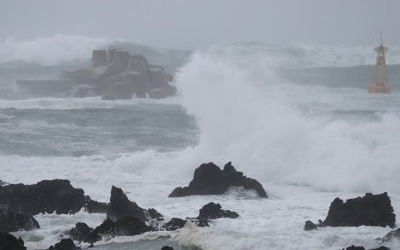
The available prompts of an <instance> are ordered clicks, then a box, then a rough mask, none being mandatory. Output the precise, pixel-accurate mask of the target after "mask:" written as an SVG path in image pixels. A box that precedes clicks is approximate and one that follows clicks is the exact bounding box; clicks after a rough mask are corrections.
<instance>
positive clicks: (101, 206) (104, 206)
mask: <svg viewBox="0 0 400 250" xmlns="http://www.w3.org/2000/svg"><path fill="white" fill-rule="evenodd" d="M85 208H86V211H87V212H88V213H100V214H105V213H107V210H108V203H104V202H98V201H94V200H90V199H89V201H88V202H87V203H86V205H85Z"/></svg>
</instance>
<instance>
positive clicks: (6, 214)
mask: <svg viewBox="0 0 400 250" xmlns="http://www.w3.org/2000/svg"><path fill="white" fill-rule="evenodd" d="M35 228H40V226H39V223H38V222H37V220H35V218H33V216H28V215H25V214H23V213H20V212H12V211H1V212H0V231H3V232H15V231H19V230H26V231H29V230H32V229H35Z"/></svg>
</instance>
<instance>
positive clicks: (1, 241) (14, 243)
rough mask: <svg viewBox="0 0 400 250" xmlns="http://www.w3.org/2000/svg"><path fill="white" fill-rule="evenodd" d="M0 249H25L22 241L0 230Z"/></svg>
mask: <svg viewBox="0 0 400 250" xmlns="http://www.w3.org/2000/svg"><path fill="white" fill-rule="evenodd" d="M0 249H1V250H26V247H25V246H24V241H23V240H22V239H21V238H19V239H17V238H15V236H14V235H12V234H9V233H4V232H0Z"/></svg>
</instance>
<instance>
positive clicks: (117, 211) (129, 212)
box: [107, 186, 146, 221]
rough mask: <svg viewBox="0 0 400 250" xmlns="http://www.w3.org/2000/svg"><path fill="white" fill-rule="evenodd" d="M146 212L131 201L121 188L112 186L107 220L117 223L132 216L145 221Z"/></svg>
mask: <svg viewBox="0 0 400 250" xmlns="http://www.w3.org/2000/svg"><path fill="white" fill-rule="evenodd" d="M144 211H145V210H144V209H143V208H141V207H139V206H138V205H137V204H136V203H135V202H132V201H130V200H129V199H128V197H127V196H126V194H125V193H124V192H123V191H122V189H121V188H117V187H114V186H112V188H111V198H110V205H109V207H108V211H107V218H109V219H111V220H113V221H116V220H118V219H121V218H123V217H125V216H131V217H136V218H138V219H140V220H141V221H145V220H146V217H145V214H144Z"/></svg>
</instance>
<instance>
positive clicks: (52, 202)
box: [0, 180, 107, 216]
mask: <svg viewBox="0 0 400 250" xmlns="http://www.w3.org/2000/svg"><path fill="white" fill-rule="evenodd" d="M0 207H1V208H3V210H7V211H11V212H21V213H23V214H25V215H28V216H30V215H36V214H39V213H54V212H55V213H57V214H73V213H76V212H78V211H79V210H81V209H82V208H84V207H90V208H91V209H92V211H89V212H105V210H106V207H107V205H106V204H104V203H100V202H96V201H92V200H91V199H90V197H89V196H85V195H84V192H83V190H82V189H80V188H74V187H73V186H72V185H71V183H70V181H69V180H44V181H41V182H38V183H37V184H33V185H24V184H9V185H6V186H0Z"/></svg>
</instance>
